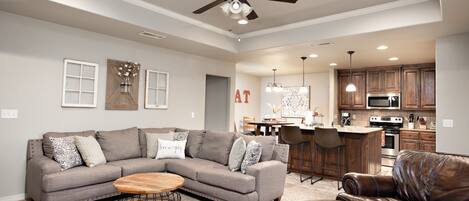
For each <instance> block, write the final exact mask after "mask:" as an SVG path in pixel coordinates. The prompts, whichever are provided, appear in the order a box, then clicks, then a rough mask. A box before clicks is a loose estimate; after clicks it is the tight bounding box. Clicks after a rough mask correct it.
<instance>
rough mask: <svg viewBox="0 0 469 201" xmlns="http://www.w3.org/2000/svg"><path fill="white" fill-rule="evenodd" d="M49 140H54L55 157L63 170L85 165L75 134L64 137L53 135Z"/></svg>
mask: <svg viewBox="0 0 469 201" xmlns="http://www.w3.org/2000/svg"><path fill="white" fill-rule="evenodd" d="M49 140H50V141H51V142H52V149H53V150H54V159H55V161H57V162H58V163H59V165H60V167H61V168H62V170H66V169H70V168H72V167H76V166H80V165H83V161H82V160H81V156H80V153H78V150H77V146H76V145H75V138H74V137H73V136H70V137H62V138H55V137H51V138H49Z"/></svg>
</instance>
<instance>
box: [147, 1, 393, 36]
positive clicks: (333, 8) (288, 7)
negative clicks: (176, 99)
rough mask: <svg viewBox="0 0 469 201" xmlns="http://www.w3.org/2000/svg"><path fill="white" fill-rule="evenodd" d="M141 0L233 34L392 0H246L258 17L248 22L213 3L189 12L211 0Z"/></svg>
mask: <svg viewBox="0 0 469 201" xmlns="http://www.w3.org/2000/svg"><path fill="white" fill-rule="evenodd" d="M144 1H146V2H148V3H151V4H154V5H157V6H159V7H162V8H165V9H168V10H171V11H173V12H176V13H179V14H181V15H185V16H187V17H190V18H194V19H196V20H200V21H202V22H205V23H208V24H211V25H213V26H216V27H218V28H221V29H223V30H232V32H233V33H235V34H242V33H247V32H252V31H258V30H261V29H266V28H272V27H276V26H281V25H286V24H290V23H294V22H299V21H304V20H310V19H315V18H320V17H324V16H329V15H334V14H337V13H343V12H346V11H351V10H355V9H360V8H366V7H370V6H375V5H379V4H383V3H389V2H392V1H395V0H298V1H297V2H296V3H295V4H291V3H282V2H273V1H269V0H250V1H249V3H250V4H251V6H252V7H253V8H254V10H255V11H256V13H257V15H258V16H259V18H257V19H255V20H251V21H250V23H249V24H248V25H239V24H238V23H237V21H236V20H232V19H230V18H229V17H227V16H225V15H224V14H223V13H222V11H221V8H220V6H216V7H214V8H212V9H210V10H208V11H206V12H205V13H202V14H200V15H196V14H193V13H192V12H193V11H194V10H197V9H199V8H200V7H202V6H205V5H207V4H209V3H211V2H213V1H214V0H189V1H188V0H144Z"/></svg>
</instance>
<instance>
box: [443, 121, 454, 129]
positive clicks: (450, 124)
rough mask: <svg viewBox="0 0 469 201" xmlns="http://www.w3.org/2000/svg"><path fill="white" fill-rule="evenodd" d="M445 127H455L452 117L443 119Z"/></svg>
mask: <svg viewBox="0 0 469 201" xmlns="http://www.w3.org/2000/svg"><path fill="white" fill-rule="evenodd" d="M443 127H445V128H453V120H452V119H443Z"/></svg>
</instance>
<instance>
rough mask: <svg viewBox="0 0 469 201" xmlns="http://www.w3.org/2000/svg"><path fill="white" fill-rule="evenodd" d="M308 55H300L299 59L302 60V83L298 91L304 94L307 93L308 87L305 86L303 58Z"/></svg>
mask: <svg viewBox="0 0 469 201" xmlns="http://www.w3.org/2000/svg"><path fill="white" fill-rule="evenodd" d="M307 58H308V57H301V60H303V84H302V85H301V87H300V90H299V93H301V94H306V93H308V87H306V86H305V60H306V59H307Z"/></svg>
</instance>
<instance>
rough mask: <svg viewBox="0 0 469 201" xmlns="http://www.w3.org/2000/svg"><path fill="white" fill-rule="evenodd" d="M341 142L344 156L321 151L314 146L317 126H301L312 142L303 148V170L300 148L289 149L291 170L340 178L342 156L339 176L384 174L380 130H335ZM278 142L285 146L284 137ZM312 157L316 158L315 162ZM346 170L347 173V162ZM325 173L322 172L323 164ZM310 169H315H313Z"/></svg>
mask: <svg viewBox="0 0 469 201" xmlns="http://www.w3.org/2000/svg"><path fill="white" fill-rule="evenodd" d="M335 128H336V129H337V131H338V133H339V136H340V138H341V140H342V142H343V143H344V144H345V154H344V153H343V152H341V154H340V155H339V154H338V153H337V149H334V150H329V151H326V150H322V149H320V148H318V147H316V146H315V143H314V127H309V126H304V125H301V126H300V129H301V132H302V134H303V136H304V138H305V139H308V140H309V142H310V143H309V144H308V146H305V147H304V152H305V159H304V164H303V167H300V164H301V163H300V157H301V156H300V154H301V152H300V151H301V149H300V146H291V147H290V159H289V161H290V162H289V164H290V165H289V170H290V171H292V172H300V168H301V169H302V170H303V172H306V173H311V171H312V172H313V174H314V175H315V176H324V177H329V178H331V177H333V178H337V176H338V174H339V173H338V172H337V166H336V164H337V157H340V161H341V162H340V164H341V165H340V168H341V171H340V174H341V175H340V176H342V175H343V174H344V173H346V172H358V173H366V174H374V175H376V174H378V173H379V172H381V136H382V134H383V130H382V129H381V128H368V127H353V126H346V127H335ZM279 142H280V143H283V142H282V140H281V137H279ZM312 158H313V159H312ZM344 161H345V162H346V164H347V169H348V170H347V171H346V170H345V165H344V164H345V163H344ZM322 164H323V165H324V168H325V169H324V170H321V165H322ZM311 166H313V167H312V168H311Z"/></svg>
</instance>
